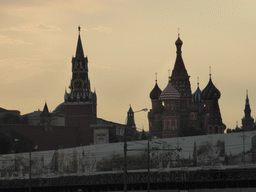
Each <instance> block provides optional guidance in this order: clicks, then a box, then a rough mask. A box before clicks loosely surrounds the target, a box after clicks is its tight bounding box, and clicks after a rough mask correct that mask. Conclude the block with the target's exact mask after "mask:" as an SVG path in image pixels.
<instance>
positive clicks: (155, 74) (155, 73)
mask: <svg viewBox="0 0 256 192" xmlns="http://www.w3.org/2000/svg"><path fill="white" fill-rule="evenodd" d="M155 76H156V82H157V73H155Z"/></svg>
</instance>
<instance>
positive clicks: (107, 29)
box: [84, 26, 113, 33]
mask: <svg viewBox="0 0 256 192" xmlns="http://www.w3.org/2000/svg"><path fill="white" fill-rule="evenodd" d="M84 31H96V32H99V33H112V32H113V29H112V28H110V27H104V26H98V27H95V28H91V29H84Z"/></svg>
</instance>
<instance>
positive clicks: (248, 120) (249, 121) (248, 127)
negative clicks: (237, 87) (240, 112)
mask: <svg viewBox="0 0 256 192" xmlns="http://www.w3.org/2000/svg"><path fill="white" fill-rule="evenodd" d="M253 128H254V119H253V118H252V117H251V108H250V103H249V97H248V90H247V91H246V99H245V108H244V117H243V118H242V130H243V131H252V130H253Z"/></svg>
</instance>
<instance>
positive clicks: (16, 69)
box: [0, 0, 256, 130]
mask: <svg viewBox="0 0 256 192" xmlns="http://www.w3.org/2000/svg"><path fill="white" fill-rule="evenodd" d="M255 7H256V2H254V1H250V0H248V1H243V0H235V1H232V2H230V1H223V2H219V1H203V0H201V1H193V2H192V1H186V2H181V1H178V0H171V1H157V0H151V1H148V0H141V1H118V0H109V1H97V0H96V1H79V0H77V1H72V2H70V1H67V0H64V1H53V2H52V1H37V2H31V1H22V2H20V1H17V0H12V1H5V2H1V6H0V10H1V13H2V14H1V22H0V50H1V54H0V67H1V73H0V89H1V90H2V94H1V102H0V107H3V108H5V109H12V110H14V109H17V110H19V111H20V112H21V114H26V113H30V112H32V111H37V110H38V109H40V110H43V107H44V103H45V101H46V102H47V105H48V107H49V110H50V111H53V110H54V109H55V108H56V107H57V106H58V104H60V103H62V102H63V101H64V93H65V88H66V89H68V85H69V84H70V78H71V58H72V55H74V54H75V48H76V42H77V36H78V29H77V27H78V26H81V31H80V33H81V38H82V43H83V48H84V54H85V55H87V56H88V61H89V62H88V67H89V78H90V82H91V88H92V90H94V89H95V90H96V93H97V99H98V105H97V114H98V115H97V116H98V117H99V118H103V119H106V120H109V121H114V122H117V123H125V118H126V115H127V111H128V110H129V105H130V104H131V106H132V109H133V110H134V111H137V110H140V109H143V108H149V109H150V108H151V101H150V98H149V93H150V91H151V90H152V89H153V87H154V85H155V78H156V77H155V73H157V82H158V85H159V87H160V88H161V89H162V90H163V89H164V88H165V87H166V85H167V82H168V70H171V71H172V70H173V67H174V63H175V58H176V46H175V41H176V40H177V37H178V33H179V34H180V37H181V39H182V41H183V46H182V57H183V61H184V64H185V66H186V69H187V72H188V75H189V76H190V83H191V89H192V93H193V92H194V91H195V90H196V88H197V78H198V77H199V87H200V89H201V90H203V89H204V88H205V86H206V85H207V83H208V80H209V67H210V66H211V78H212V79H213V82H214V83H215V85H216V86H217V87H218V89H219V90H220V92H221V98H220V100H219V105H220V110H221V115H222V120H223V123H225V124H226V126H227V128H232V129H233V128H235V126H236V121H238V126H241V119H242V118H243V117H244V107H245V99H246V90H247V89H248V96H249V98H250V107H251V115H252V117H253V118H255V116H256V91H255V90H256V84H255V77H254V74H255V73H256V68H255V61H256V55H255V53H254V51H255V49H256V44H255V42H256V37H255V31H256V25H255V21H256V19H255V18H256V13H255ZM178 29H179V32H178ZM135 124H136V126H137V127H138V128H139V129H142V128H144V129H145V130H148V119H147V113H143V112H141V113H136V114H135Z"/></svg>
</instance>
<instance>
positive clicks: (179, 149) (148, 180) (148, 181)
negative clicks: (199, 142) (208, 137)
mask: <svg viewBox="0 0 256 192" xmlns="http://www.w3.org/2000/svg"><path fill="white" fill-rule="evenodd" d="M150 141H152V140H150V139H148V150H147V152H148V178H147V184H148V192H150V148H149V146H150V145H149V142H150ZM154 143H157V144H163V145H164V143H160V142H157V141H154ZM158 150H163V151H176V150H177V151H181V150H182V149H181V148H180V147H177V148H176V149H164V148H163V149H158Z"/></svg>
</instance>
